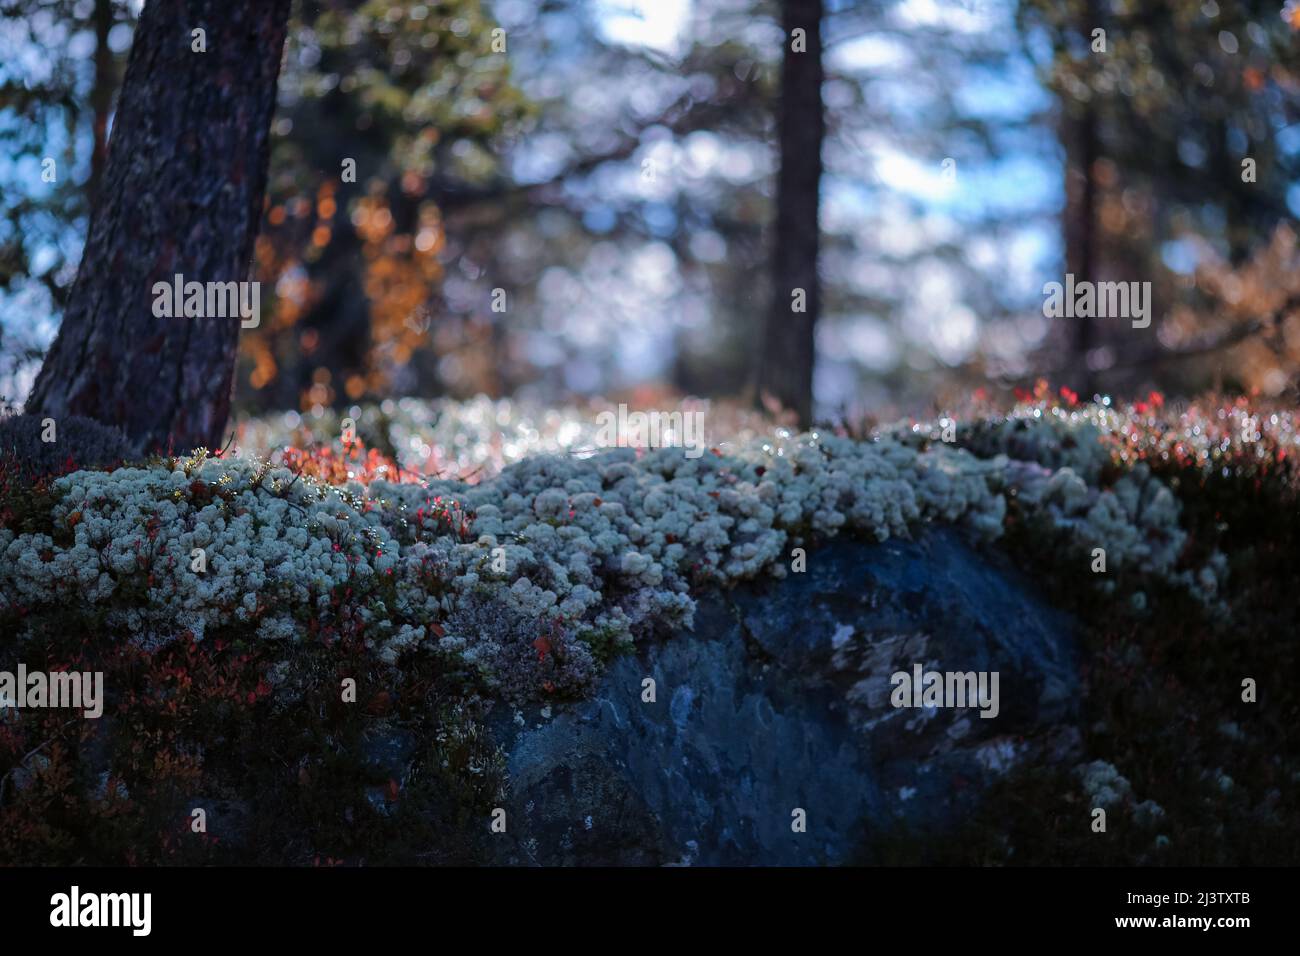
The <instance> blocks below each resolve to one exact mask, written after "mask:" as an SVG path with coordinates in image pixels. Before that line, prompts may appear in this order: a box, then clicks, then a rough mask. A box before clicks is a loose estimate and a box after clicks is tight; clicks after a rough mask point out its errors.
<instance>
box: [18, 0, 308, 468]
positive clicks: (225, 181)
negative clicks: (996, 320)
mask: <svg viewBox="0 0 1300 956" xmlns="http://www.w3.org/2000/svg"><path fill="white" fill-rule="evenodd" d="M289 6H290V0H148V3H147V5H146V6H145V8H144V12H143V13H142V14H141V16H140V22H139V24H138V26H137V27H136V33H135V42H134V45H133V47H132V49H131V56H130V59H129V61H128V63H127V69H126V77H125V79H124V81H123V84H122V92H121V96H120V97H119V100H118V108H117V115H116V119H115V121H114V124H113V132H112V138H111V141H110V143H109V154H108V164H107V168H106V169H105V171H104V176H103V182H102V192H101V195H100V197H99V201H98V203H97V204H96V207H95V209H94V211H93V213H92V215H91V223H90V236H89V238H88V240H87V242H86V248H85V252H84V253H83V255H82V259H81V266H80V268H79V269H78V271H77V278H76V282H75V284H74V286H73V290H72V295H71V298H70V300H69V303H68V308H67V310H66V311H65V313H64V316H63V325H62V327H61V328H60V330H59V336H58V338H57V339H56V340H55V342H54V346H53V347H52V348H51V350H50V352H49V354H48V355H47V356H46V359H45V364H44V365H43V366H42V368H41V371H40V374H39V375H38V377H37V379H36V385H35V387H34V389H33V390H32V395H31V397H30V399H29V400H28V402H27V411H29V412H35V413H39V414H41V415H46V416H50V417H53V418H55V419H56V420H57V419H58V418H59V417H60V416H66V415H85V416H87V417H90V418H94V419H97V420H99V421H101V422H105V423H107V424H113V425H118V426H120V427H121V428H122V429H123V430H124V431H125V432H126V433H127V435H128V436H129V437H130V438H132V439H133V440H134V441H135V442H136V443H137V445H138V446H139V447H140V449H141V450H142V451H155V450H164V451H165V450H168V449H172V450H175V451H177V452H180V451H189V450H190V449H191V448H193V447H197V446H207V447H209V448H213V447H218V446H219V445H220V444H221V439H222V432H223V430H224V428H225V424H226V418H227V417H228V415H229V412H230V390H231V381H232V377H233V374H234V367H235V354H236V347H237V345H238V338H239V328H240V319H239V317H238V316H235V317H232V318H199V317H193V318H184V317H176V318H156V317H155V316H154V308H153V305H154V293H153V288H154V284H155V283H157V282H171V281H172V278H173V276H174V275H175V274H178V273H179V274H181V275H183V276H184V281H186V282H191V281H196V282H203V283H208V282H231V281H235V282H243V281H246V280H248V279H249V273H250V263H251V260H252V254H253V242H254V240H255V239H256V236H257V229H258V225H259V224H260V222H261V218H262V196H263V192H264V190H265V187H266V168H267V161H268V158H269V149H270V122H271V116H272V113H273V111H274V108H275V93H276V79H277V77H278V75H279V70H280V58H281V54H282V51H283V48H284V40H285V32H286V29H287V22H288V18H289ZM200 28H201V29H203V30H204V31H205V32H206V37H205V40H206V52H194V50H193V38H192V31H194V30H197V29H200Z"/></svg>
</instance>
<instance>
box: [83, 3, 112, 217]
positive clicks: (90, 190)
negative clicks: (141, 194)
mask: <svg viewBox="0 0 1300 956" xmlns="http://www.w3.org/2000/svg"><path fill="white" fill-rule="evenodd" d="M113 20H114V10H113V0H95V20H94V22H95V83H94V86H92V87H91V90H90V109H91V113H92V119H91V122H92V130H93V134H94V146H93V147H92V152H91V154H90V182H89V183H87V185H86V196H87V198H88V199H89V201H90V207H91V208H92V209H93V208H94V207H95V205H96V204H97V203H98V202H99V193H100V187H101V186H102V184H103V181H104V168H105V167H106V166H107V165H108V117H109V114H110V113H112V111H113V94H114V93H115V92H116V91H117V78H116V77H115V76H114V75H113V74H114V69H113V51H112V49H110V48H109V45H108V35H109V33H111V32H112V30H113Z"/></svg>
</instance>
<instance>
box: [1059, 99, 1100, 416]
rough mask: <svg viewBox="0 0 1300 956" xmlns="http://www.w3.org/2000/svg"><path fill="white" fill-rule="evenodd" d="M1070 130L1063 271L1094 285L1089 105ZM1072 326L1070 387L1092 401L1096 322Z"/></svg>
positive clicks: (1093, 152)
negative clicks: (1090, 355) (1091, 364)
mask: <svg viewBox="0 0 1300 956" xmlns="http://www.w3.org/2000/svg"><path fill="white" fill-rule="evenodd" d="M1067 125H1068V126H1070V127H1072V129H1071V130H1070V131H1069V133H1070V134H1072V135H1069V134H1067V137H1068V138H1067V142H1070V140H1073V144H1074V148H1073V149H1071V150H1070V152H1072V153H1073V154H1074V156H1073V158H1074V159H1075V160H1076V162H1077V170H1076V168H1072V167H1073V166H1074V165H1075V164H1073V163H1070V162H1067V163H1066V173H1065V176H1066V184H1065V196H1066V199H1065V269H1066V271H1067V272H1069V273H1071V274H1073V276H1074V281H1075V282H1076V283H1078V282H1095V281H1096V273H1097V264H1096V262H1095V261H1094V250H1095V248H1096V238H1095V236H1094V232H1095V231H1096V227H1097V226H1096V224H1097V177H1096V170H1095V169H1094V168H1093V167H1094V165H1095V164H1096V162H1097V114H1096V111H1095V110H1094V108H1093V106H1092V104H1088V105H1086V106H1084V107H1083V112H1082V115H1081V116H1079V117H1078V118H1077V119H1073V120H1067ZM1065 321H1066V322H1072V323H1074V324H1073V327H1072V328H1071V329H1070V330H1069V333H1070V379H1071V384H1072V385H1074V387H1075V388H1077V389H1078V390H1079V393H1080V394H1081V395H1083V396H1084V397H1085V398H1091V397H1092V393H1093V391H1094V387H1095V384H1096V383H1095V381H1094V376H1093V373H1092V370H1091V369H1089V368H1088V353H1089V352H1090V351H1092V349H1093V347H1094V346H1095V344H1096V342H1095V339H1096V325H1095V320H1094V319H1092V318H1088V317H1086V316H1075V317H1074V318H1070V319H1066V320H1065Z"/></svg>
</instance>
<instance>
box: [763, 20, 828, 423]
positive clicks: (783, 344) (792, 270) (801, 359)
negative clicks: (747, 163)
mask: <svg viewBox="0 0 1300 956" xmlns="http://www.w3.org/2000/svg"><path fill="white" fill-rule="evenodd" d="M781 20H782V26H783V27H784V29H785V54H784V58H783V62H782V68H781V108H780V110H781V111H780V120H779V126H780V129H779V133H778V143H779V146H778V148H779V150H780V170H779V171H778V173H777V183H776V241H775V244H774V250H773V258H772V280H773V283H772V302H771V306H770V308H769V311H768V315H767V327H766V330H765V334H764V336H763V347H762V353H761V354H760V356H759V363H758V383H757V384H758V398H759V401H760V404H761V403H762V400H763V397H764V396H765V395H766V396H770V397H771V398H774V399H776V400H777V401H779V402H780V403H781V404H782V405H783V406H784V407H785V408H787V409H790V410H792V411H793V412H795V414H796V415H797V416H798V418H799V424H800V425H801V426H805V427H806V426H807V425H809V424H811V421H812V385H813V361H814V340H813V333H814V329H815V326H816V324H817V314H818V310H819V308H820V305H821V291H820V288H819V282H818V277H817V251H818V244H819V232H818V224H817V217H818V211H819V209H820V203H819V196H820V189H821V175H822V139H823V136H824V135H825V129H826V124H825V118H824V116H823V109H822V78H823V69H822V43H821V20H822V0H783V3H782V16H781ZM796 29H799V30H803V31H804V36H805V38H806V47H805V48H804V49H803V50H802V52H800V51H799V50H798V49H796V46H797V43H796V41H795V39H794V31H795V30H796ZM800 290H801V291H800ZM800 299H802V301H800ZM800 307H802V311H800Z"/></svg>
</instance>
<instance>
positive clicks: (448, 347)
mask: <svg viewBox="0 0 1300 956" xmlns="http://www.w3.org/2000/svg"><path fill="white" fill-rule="evenodd" d="M512 42H513V43H515V44H516V45H518V44H519V43H521V42H523V40H522V38H520V37H518V36H515V37H511V36H509V35H507V33H506V32H505V31H504V30H502V29H499V28H498V27H497V25H496V23H495V22H494V21H492V20H491V19H489V18H488V17H487V15H486V14H485V12H484V9H483V5H482V4H481V3H480V0H450V2H444V3H440V4H434V5H431V6H425V5H417V6H414V7H413V6H411V5H410V4H406V3H396V2H393V0H364V2H362V0H347V2H333V3H317V2H308V3H304V4H302V6H301V9H300V10H299V11H298V12H297V13H296V15H295V20H294V23H293V27H292V30H291V33H290V39H289V47H288V55H287V57H286V60H287V63H286V67H285V76H284V78H283V80H282V82H281V98H280V105H279V109H278V112H277V118H276V120H275V123H274V125H273V130H274V133H275V135H274V140H273V142H274V150H273V154H272V160H271V182H270V186H269V190H268V192H269V203H268V209H267V217H266V222H265V223H264V226H263V231H262V236H261V238H260V239H259V240H258V244H257V269H258V276H259V278H261V279H262V280H264V282H265V283H266V285H267V287H268V288H272V289H275V290H276V293H277V294H276V295H275V297H274V298H273V300H272V301H271V308H270V319H269V321H268V322H266V323H264V324H263V325H262V326H261V327H259V328H257V329H254V330H251V331H250V332H248V333H246V334H245V335H244V336H243V338H242V340H241V352H242V356H243V361H242V362H241V371H240V384H241V390H242V391H243V392H244V395H245V400H246V401H247V402H248V403H249V404H251V405H254V406H256V407H279V408H296V407H303V408H310V407H312V406H317V405H332V404H335V403H338V402H349V403H350V402H353V401H358V400H361V399H363V398H367V399H368V398H373V397H375V396H377V395H388V394H392V392H394V391H397V392H400V393H416V394H437V393H441V392H444V391H445V390H446V384H445V383H444V382H443V381H442V378H441V376H440V375H439V372H438V359H439V357H440V355H442V354H446V353H448V352H451V351H454V350H464V351H465V352H467V353H470V354H471V355H474V356H477V357H478V358H479V359H480V360H481V361H482V362H483V363H484V364H485V365H487V366H490V365H491V362H492V354H491V351H492V350H491V348H490V338H491V337H490V334H489V329H488V325H487V323H483V322H478V323H474V322H461V321H460V319H459V317H456V316H449V315H444V314H442V311H441V309H440V307H439V294H440V287H441V282H442V278H443V269H444V262H443V256H444V252H445V247H446V235H445V224H444V216H445V214H446V213H447V212H449V211H451V210H454V209H455V208H457V207H458V206H460V205H462V204H464V203H465V202H467V201H469V200H470V199H474V198H478V197H480V195H481V194H482V192H483V190H482V187H483V186H484V184H485V183H487V182H488V181H489V179H490V178H491V177H493V176H494V175H495V174H496V173H497V172H498V169H497V167H498V159H497V155H496V152H497V147H498V143H499V142H500V141H502V140H504V139H506V138H508V137H509V136H511V135H513V134H515V132H516V130H517V127H518V126H519V124H520V123H521V122H522V121H523V120H524V119H525V118H526V116H527V114H528V109H527V105H526V104H525V102H524V99H523V97H522V96H521V95H520V93H519V91H518V90H517V89H516V88H515V87H514V86H513V85H512V84H511V82H510V59H509V49H510V44H511V43H512ZM435 346H436V347H435ZM488 371H490V369H488ZM476 382H477V384H479V386H480V387H482V386H484V385H486V384H488V383H489V382H490V377H489V376H487V375H481V376H477V377H476ZM242 386H247V388H246V389H243V388H242Z"/></svg>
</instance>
